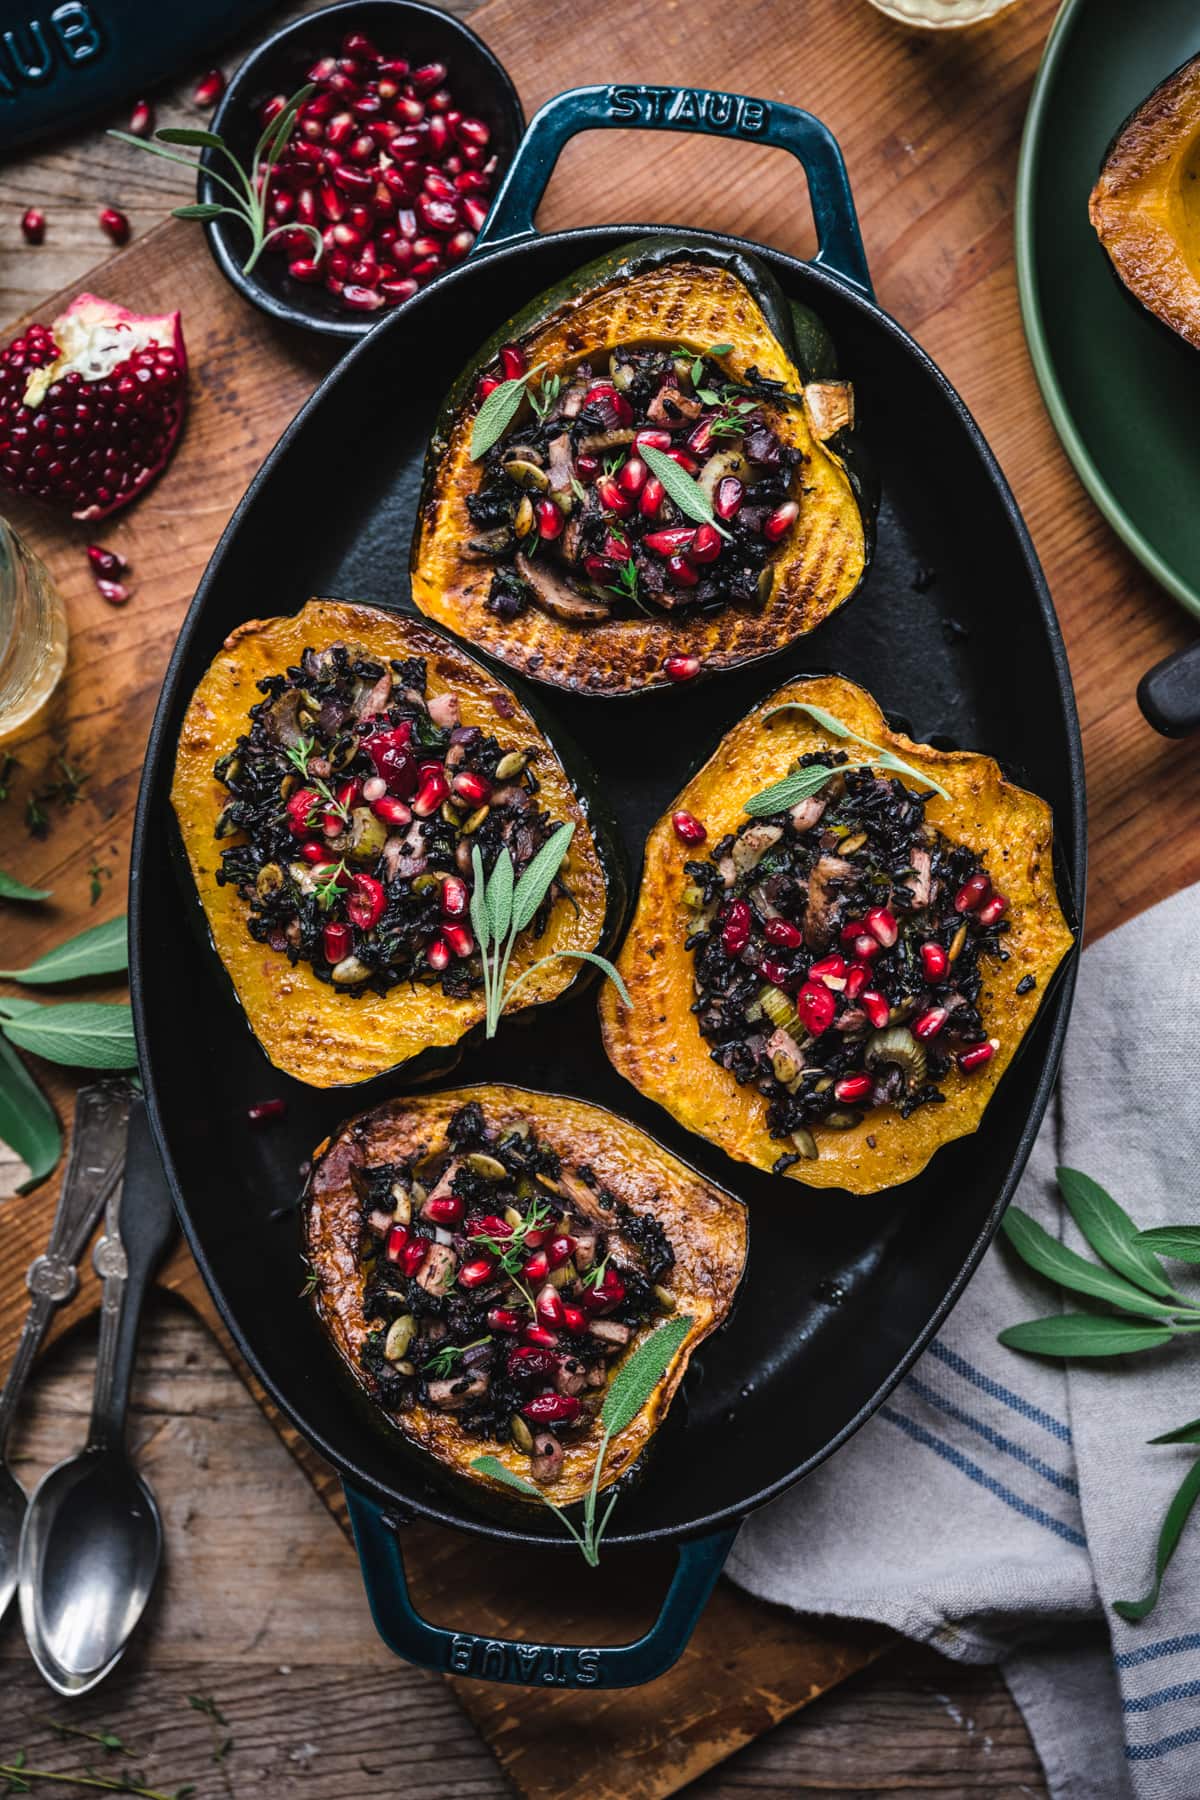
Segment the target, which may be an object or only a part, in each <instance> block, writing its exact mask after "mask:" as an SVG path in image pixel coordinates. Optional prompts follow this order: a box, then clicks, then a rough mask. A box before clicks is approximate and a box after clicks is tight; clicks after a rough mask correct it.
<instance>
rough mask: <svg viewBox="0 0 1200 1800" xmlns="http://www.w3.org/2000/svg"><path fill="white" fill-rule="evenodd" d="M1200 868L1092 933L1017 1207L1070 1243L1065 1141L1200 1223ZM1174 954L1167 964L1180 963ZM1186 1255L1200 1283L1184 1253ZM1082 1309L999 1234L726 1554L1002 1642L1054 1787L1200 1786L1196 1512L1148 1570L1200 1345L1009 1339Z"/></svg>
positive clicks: (1080, 1160) (1124, 1199) (1162, 1211)
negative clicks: (1043, 1343)
mask: <svg viewBox="0 0 1200 1800" xmlns="http://www.w3.org/2000/svg"><path fill="white" fill-rule="evenodd" d="M1198 942H1200V887H1194V888H1191V889H1188V890H1186V891H1185V892H1184V893H1181V894H1177V895H1175V896H1174V898H1172V899H1170V900H1166V901H1163V902H1162V903H1161V904H1159V905H1158V906H1155V907H1153V908H1152V909H1151V910H1150V911H1149V912H1146V913H1143V914H1141V915H1140V916H1139V917H1138V918H1136V919H1134V920H1132V921H1131V922H1130V923H1129V924H1127V925H1124V926H1123V927H1122V928H1121V929H1120V930H1119V931H1115V932H1113V933H1112V934H1111V935H1110V936H1109V937H1107V938H1104V939H1103V940H1102V941H1101V942H1100V943H1098V944H1096V945H1094V946H1093V947H1091V948H1089V949H1088V950H1087V951H1086V952H1085V954H1084V956H1083V959H1082V963H1081V966H1080V972H1079V986H1078V993H1077V999H1076V1003H1075V1010H1074V1014H1073V1017H1072V1021H1071V1027H1070V1031H1069V1034H1068V1038H1067V1046H1066V1052H1065V1055H1064V1059H1063V1073H1062V1079H1061V1081H1060V1083H1059V1088H1058V1093H1057V1095H1056V1099H1055V1104H1054V1105H1053V1106H1052V1108H1051V1111H1050V1112H1049V1113H1048V1114H1047V1118H1046V1121H1045V1124H1044V1126H1043V1128H1042V1132H1041V1135H1040V1137H1039V1139H1038V1142H1037V1145H1036V1147H1035V1150H1034V1154H1033V1157H1032V1158H1031V1160H1030V1164H1029V1168H1028V1170H1027V1171H1026V1174H1025V1178H1024V1180H1023V1182H1022V1184H1021V1188H1020V1190H1019V1193H1018V1204H1019V1205H1021V1206H1022V1207H1023V1208H1024V1209H1025V1210H1026V1211H1027V1212H1029V1213H1031V1214H1032V1215H1033V1216H1034V1217H1035V1218H1036V1219H1038V1220H1039V1222H1040V1223H1041V1224H1043V1225H1044V1226H1045V1227H1046V1229H1047V1230H1048V1231H1050V1232H1051V1233H1052V1234H1053V1235H1054V1236H1056V1237H1058V1238H1060V1239H1062V1241H1064V1242H1065V1243H1068V1244H1070V1245H1071V1247H1072V1248H1074V1249H1076V1250H1079V1251H1084V1250H1085V1245H1084V1242H1083V1240H1082V1238H1081V1237H1080V1236H1079V1234H1078V1232H1077V1231H1076V1229H1075V1226H1074V1223H1073V1222H1072V1220H1071V1219H1070V1217H1069V1216H1068V1214H1067V1212H1066V1210H1065V1208H1064V1207H1063V1206H1062V1205H1061V1202H1060V1201H1059V1199H1058V1196H1057V1191H1056V1187H1055V1181H1054V1170H1055V1167H1056V1165H1058V1164H1066V1165H1068V1166H1069V1167H1072V1168H1076V1169H1082V1170H1084V1171H1085V1172H1086V1173H1088V1174H1090V1175H1092V1176H1094V1177H1095V1178H1096V1180H1098V1181H1099V1182H1101V1183H1102V1184H1103V1186H1105V1187H1106V1188H1107V1189H1108V1190H1109V1192H1110V1193H1111V1194H1112V1195H1113V1197H1114V1198H1115V1199H1117V1200H1118V1201H1120V1202H1121V1204H1122V1205H1123V1206H1124V1207H1125V1208H1126V1210H1127V1211H1128V1212H1129V1213H1131V1214H1132V1215H1133V1217H1134V1218H1135V1219H1136V1221H1137V1223H1138V1224H1139V1225H1140V1226H1142V1227H1143V1228H1145V1227H1149V1226H1152V1225H1168V1224H1170V1225H1176V1224H1181V1223H1188V1222H1192V1221H1200V1197H1198V1176H1200V1098H1198V1083H1197V1067H1198V1060H1200V1059H1198V1057H1197V1020H1200V957H1198V956H1197V954H1196V945H1197V943H1198ZM1164 973H1166V974H1167V975H1168V976H1169V979H1164ZM1169 1267H1170V1268H1171V1272H1172V1274H1173V1275H1175V1274H1181V1275H1182V1277H1183V1285H1184V1288H1185V1291H1187V1290H1188V1287H1189V1283H1188V1273H1189V1272H1188V1271H1187V1270H1186V1269H1185V1268H1184V1267H1183V1265H1181V1264H1178V1263H1176V1264H1173V1265H1169ZM1064 1310H1072V1306H1071V1304H1070V1302H1068V1301H1067V1300H1066V1298H1065V1296H1063V1295H1062V1294H1061V1291H1060V1290H1059V1289H1057V1288H1054V1287H1052V1286H1051V1285H1050V1284H1049V1283H1048V1282H1045V1281H1043V1280H1041V1279H1040V1278H1039V1277H1037V1276H1035V1275H1033V1274H1032V1273H1031V1272H1030V1271H1029V1270H1027V1269H1026V1268H1025V1266H1024V1265H1023V1264H1022V1263H1020V1262H1019V1261H1018V1259H1017V1257H1016V1256H1015V1255H1014V1254H1013V1252H1012V1250H1011V1249H1010V1247H1009V1246H1008V1245H1007V1244H1005V1243H998V1244H995V1245H993V1246H992V1248H991V1250H989V1252H988V1254H987V1255H986V1257H985V1258H984V1260H983V1262H982V1264H981V1265H980V1268H979V1270H978V1272H977V1274H976V1276H975V1278H974V1280H973V1281H972V1282H971V1285H970V1287H969V1288H968V1290H967V1292H966V1294H965V1295H964V1297H963V1299H962V1301H961V1302H960V1304H959V1306H958V1307H957V1309H956V1311H955V1312H954V1313H953V1314H952V1316H951V1318H950V1319H949V1321H948V1322H947V1324H946V1326H945V1327H944V1328H943V1331H942V1333H941V1335H940V1337H939V1338H938V1339H937V1340H936V1341H935V1342H934V1343H933V1344H932V1345H931V1347H930V1348H929V1350H928V1351H927V1352H926V1354H925V1355H924V1356H923V1357H922V1358H921V1360H920V1362H919V1363H918V1364H917V1365H916V1367H915V1369H914V1370H913V1371H912V1373H911V1374H910V1375H909V1376H908V1377H907V1379H906V1380H905V1381H904V1382H902V1383H901V1385H900V1386H899V1387H898V1388H897V1389H896V1391H895V1392H894V1394H892V1396H891V1397H890V1399H889V1400H888V1402H887V1403H886V1404H885V1405H884V1406H883V1407H881V1408H880V1410H879V1412H878V1413H877V1414H876V1415H875V1417H874V1418H873V1419H872V1420H871V1421H870V1422H869V1423H868V1424H867V1425H866V1426H865V1427H864V1428H863V1429H862V1431H860V1432H859V1433H858V1434H857V1436H856V1437H854V1438H853V1439H852V1440H851V1441H850V1443H849V1444H847V1445H846V1447H845V1448H844V1449H843V1450H841V1451H840V1452H839V1453H838V1455H837V1456H835V1457H833V1458H832V1459H831V1460H830V1461H829V1462H827V1463H825V1464H824V1465H823V1466H822V1467H821V1468H820V1469H818V1470H817V1471H816V1472H815V1473H814V1474H813V1475H812V1476H810V1477H809V1479H808V1480H807V1481H805V1482H803V1483H802V1484H801V1485H800V1487H798V1488H796V1489H794V1490H793V1491H792V1492H791V1493H790V1494H787V1495H785V1496H784V1497H783V1498H782V1499H781V1500H779V1501H776V1502H775V1503H774V1504H773V1505H771V1506H768V1507H765V1508H764V1509H763V1510H762V1511H761V1512H759V1513H757V1514H755V1515H754V1516H753V1517H752V1518H751V1519H750V1520H749V1521H748V1522H747V1524H746V1525H745V1526H744V1527H743V1529H742V1531H741V1533H740V1535H739V1537H738V1540H737V1543H736V1545H735V1547H734V1553H733V1556H732V1557H731V1559H730V1562H729V1565H728V1573H729V1574H730V1575H731V1576H732V1577H733V1579H734V1580H735V1581H737V1582H739V1583H740V1584H741V1585H742V1586H744V1587H746V1588H748V1589H749V1590H750V1591H751V1592H752V1593H755V1594H758V1595H760V1596H761V1597H762V1598H764V1599H767V1600H775V1601H779V1602H781V1603H783V1604H784V1605H787V1606H790V1607H794V1608H795V1609H796V1610H797V1611H801V1612H805V1613H827V1614H831V1615H834V1616H836V1617H839V1618H854V1619H870V1620H875V1621H878V1622H880V1623H883V1624H886V1625H890V1626H892V1627H894V1628H895V1630H897V1631H899V1632H902V1633H904V1635H905V1636H907V1637H911V1638H915V1639H918V1640H920V1641H921V1642H923V1643H928V1644H931V1645H933V1647H934V1648H935V1649H937V1650H940V1651H942V1652H943V1653H944V1654H945V1655H946V1656H951V1657H955V1658H957V1659H958V1660H960V1661H963V1662H996V1663H999V1664H1000V1666H1001V1669H1002V1671H1003V1673H1004V1676H1005V1679H1006V1680H1007V1682H1008V1685H1009V1688H1010V1690H1011V1692H1012V1694H1013V1697H1014V1699H1015V1700H1016V1702H1017V1704H1018V1706H1019V1707H1020V1708H1021V1710H1022V1712H1023V1714H1024V1716H1025V1721H1026V1724H1027V1725H1028V1727H1029V1730H1030V1733H1031V1735H1032V1737H1033V1740H1034V1743H1035V1744H1036V1746H1037V1750H1038V1754H1039V1755H1040V1757H1041V1759H1042V1763H1043V1766H1044V1768H1045V1771H1046V1779H1047V1783H1048V1785H1049V1787H1050V1791H1051V1793H1052V1794H1053V1796H1054V1800H1125V1797H1127V1796H1136V1800H1200V1510H1198V1511H1197V1514H1196V1516H1195V1517H1194V1519H1193V1520H1192V1522H1191V1523H1190V1524H1189V1526H1188V1527H1187V1528H1186V1529H1185V1531H1184V1534H1183V1538H1182V1540H1181V1542H1180V1545H1179V1548H1178V1550H1177V1551H1176V1553H1175V1557H1174V1560H1173V1562H1172V1563H1171V1566H1170V1569H1169V1571H1168V1573H1167V1577H1166V1581H1165V1583H1164V1587H1163V1592H1162V1595H1161V1598H1160V1599H1159V1602H1158V1605H1157V1607H1156V1608H1155V1609H1154V1611H1153V1612H1152V1613H1151V1614H1150V1616H1149V1617H1148V1618H1147V1619H1145V1620H1144V1621H1143V1622H1142V1623H1140V1624H1136V1625H1135V1624H1128V1623H1126V1622H1125V1621H1124V1620H1123V1619H1122V1618H1120V1616H1119V1615H1118V1614H1117V1613H1115V1612H1114V1611H1113V1606H1112V1603H1113V1601H1115V1600H1136V1599H1139V1598H1140V1597H1141V1596H1142V1595H1143V1594H1145V1592H1146V1591H1147V1589H1148V1588H1149V1586H1150V1584H1151V1581H1152V1579H1153V1574H1154V1552H1155V1545H1156V1541H1157V1537H1158V1529H1159V1525H1160V1522H1161V1520H1162V1518H1163V1515H1164V1513H1165V1511H1166V1508H1167V1505H1168V1503H1169V1501H1170V1499H1171V1496H1172V1495H1173V1494H1174V1492H1175V1490H1176V1488H1177V1487H1178V1486H1179V1483H1180V1481H1181V1480H1182V1479H1183V1476H1184V1475H1185V1474H1186V1473H1187V1470H1188V1468H1189V1467H1190V1465H1191V1463H1192V1462H1193V1461H1194V1459H1195V1457H1196V1450H1195V1447H1194V1446H1187V1445H1182V1446H1165V1447H1150V1446H1148V1445H1147V1442H1146V1440H1147V1439H1148V1438H1151V1437H1154V1436H1156V1435H1157V1434H1159V1433H1161V1432H1164V1431H1168V1430H1170V1429H1172V1428H1173V1427H1175V1426H1178V1425H1182V1424H1184V1423H1185V1422H1186V1421H1187V1420H1189V1419H1191V1418H1193V1417H1194V1416H1195V1415H1196V1414H1197V1413H1200V1346H1193V1345H1192V1344H1190V1343H1189V1341H1188V1340H1187V1339H1182V1340H1180V1341H1178V1342H1176V1343H1173V1344H1171V1345H1168V1346H1167V1347H1166V1348H1164V1349H1161V1350H1152V1351H1148V1352H1143V1353H1141V1354H1139V1355H1137V1356H1134V1357H1130V1358H1109V1359H1105V1360H1102V1361H1096V1362H1090V1363H1089V1362H1086V1361H1084V1362H1076V1363H1072V1364H1070V1365H1066V1366H1064V1365H1062V1364H1059V1363H1056V1362H1051V1361H1045V1360H1042V1359H1041V1358H1037V1357H1032V1356H1024V1355H1020V1354H1018V1353H1016V1352H1014V1351H1011V1350H1008V1349H1005V1348H1004V1347H1003V1346H1002V1345H1000V1344H998V1343H997V1342H996V1334H997V1332H998V1331H1000V1330H1001V1329H1002V1328H1003V1327H1004V1326H1006V1325H1013V1324H1016V1323H1017V1322H1018V1321H1019V1320H1023V1319H1032V1318H1039V1317H1045V1316H1046V1315H1048V1314H1050V1313H1053V1312H1058V1311H1064Z"/></svg>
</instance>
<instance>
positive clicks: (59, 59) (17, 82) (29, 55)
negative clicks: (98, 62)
mask: <svg viewBox="0 0 1200 1800" xmlns="http://www.w3.org/2000/svg"><path fill="white" fill-rule="evenodd" d="M103 48H104V37H103V34H102V32H101V30H100V25H99V22H98V20H97V19H96V16H95V13H94V12H93V10H92V8H91V7H90V6H88V5H87V4H85V0H65V4H64V5H62V6H56V7H55V8H54V10H53V11H52V12H51V13H50V15H49V18H48V19H46V20H42V19H36V18H34V19H29V20H27V21H26V23H25V24H24V25H18V26H14V27H11V28H10V29H9V30H7V31H5V32H4V33H3V35H2V38H0V100H15V99H16V97H17V92H18V90H19V89H20V88H23V87H40V86H41V85H42V84H43V82H47V81H50V80H52V79H53V77H54V75H55V73H56V72H59V71H67V70H70V69H72V68H74V67H75V66H77V65H78V64H79V63H87V62H91V60H92V58H93V57H95V56H98V55H99V54H100V52H101V50H103Z"/></svg>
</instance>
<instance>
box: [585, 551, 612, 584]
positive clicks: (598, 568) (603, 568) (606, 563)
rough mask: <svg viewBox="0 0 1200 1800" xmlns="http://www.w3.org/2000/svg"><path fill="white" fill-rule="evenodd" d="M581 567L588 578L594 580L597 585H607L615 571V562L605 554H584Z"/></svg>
mask: <svg viewBox="0 0 1200 1800" xmlns="http://www.w3.org/2000/svg"><path fill="white" fill-rule="evenodd" d="M583 567H584V572H585V574H586V575H587V578H588V580H589V581H594V582H596V584H597V585H598V586H599V587H607V585H608V583H609V582H610V581H611V580H612V579H613V577H614V576H615V574H616V572H617V565H616V563H615V562H613V561H612V559H611V557H607V556H585V557H584V559H583Z"/></svg>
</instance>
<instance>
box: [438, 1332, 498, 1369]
mask: <svg viewBox="0 0 1200 1800" xmlns="http://www.w3.org/2000/svg"><path fill="white" fill-rule="evenodd" d="M491 1341H492V1334H491V1332H489V1333H488V1335H487V1336H486V1337H481V1338H476V1339H475V1342H474V1343H473V1344H443V1345H442V1347H441V1349H440V1350H435V1351H434V1353H433V1355H432V1356H431V1357H430V1358H429V1361H428V1362H427V1363H425V1364H424V1367H425V1368H427V1369H429V1370H431V1371H432V1373H433V1374H434V1375H436V1376H437V1377H438V1378H439V1379H441V1378H444V1377H445V1376H447V1375H449V1373H450V1371H451V1370H452V1369H453V1367H454V1365H455V1363H456V1362H457V1361H458V1359H459V1357H460V1356H465V1355H466V1353H467V1351H468V1350H479V1349H482V1347H483V1345H484V1344H490V1343H491Z"/></svg>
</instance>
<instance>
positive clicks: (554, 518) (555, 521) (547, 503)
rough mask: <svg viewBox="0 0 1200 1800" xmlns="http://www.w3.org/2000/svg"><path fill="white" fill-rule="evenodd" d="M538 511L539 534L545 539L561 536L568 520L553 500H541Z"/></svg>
mask: <svg viewBox="0 0 1200 1800" xmlns="http://www.w3.org/2000/svg"><path fill="white" fill-rule="evenodd" d="M536 512H537V528H538V536H539V537H540V538H544V539H550V538H556V537H561V535H562V529H563V526H564V525H565V524H566V522H567V521H566V519H565V517H564V516H563V514H562V513H561V512H560V511H559V509H558V507H557V506H556V505H555V504H554V502H553V500H549V499H546V500H539V501H538V503H537V507H536Z"/></svg>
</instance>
